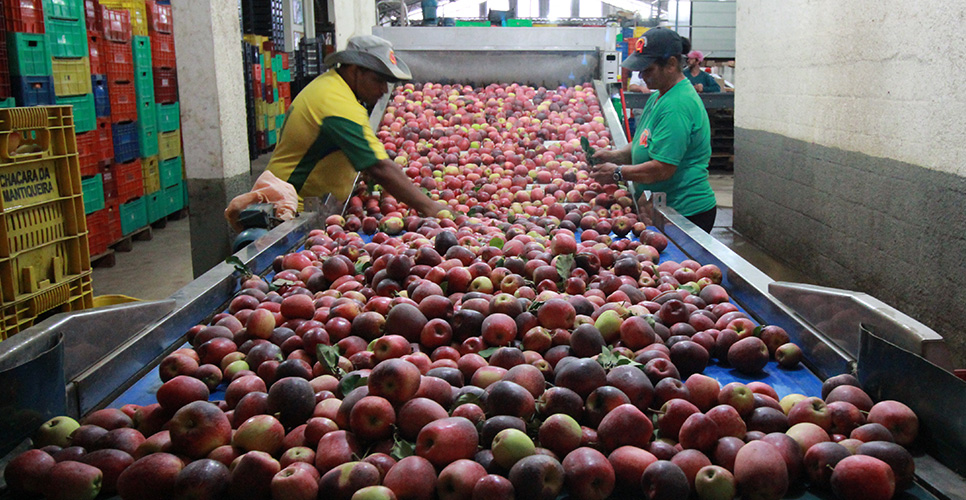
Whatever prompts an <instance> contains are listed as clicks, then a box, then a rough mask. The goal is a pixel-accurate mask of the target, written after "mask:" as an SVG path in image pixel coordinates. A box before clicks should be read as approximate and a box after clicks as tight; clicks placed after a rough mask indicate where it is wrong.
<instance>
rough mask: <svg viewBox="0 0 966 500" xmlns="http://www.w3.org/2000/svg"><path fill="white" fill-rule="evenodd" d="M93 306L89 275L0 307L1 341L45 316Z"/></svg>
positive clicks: (76, 277)
mask: <svg viewBox="0 0 966 500" xmlns="http://www.w3.org/2000/svg"><path fill="white" fill-rule="evenodd" d="M93 305H94V287H93V286H92V284H91V272H90V271H88V272H86V273H84V274H82V275H80V276H75V277H74V278H71V279H70V280H68V281H65V282H63V283H60V284H58V285H56V286H54V287H51V288H48V289H46V290H44V291H42V292H38V293H35V294H32V295H30V296H29V297H26V298H24V299H21V300H18V301H17V302H14V303H12V304H4V305H2V306H0V340H5V339H7V338H9V337H10V336H11V335H14V334H15V333H19V332H21V331H23V330H24V329H26V328H30V327H31V326H33V325H34V322H35V321H36V320H37V318H38V317H39V316H40V315H42V314H46V313H55V312H70V311H80V310H83V309H89V308H91V307H93Z"/></svg>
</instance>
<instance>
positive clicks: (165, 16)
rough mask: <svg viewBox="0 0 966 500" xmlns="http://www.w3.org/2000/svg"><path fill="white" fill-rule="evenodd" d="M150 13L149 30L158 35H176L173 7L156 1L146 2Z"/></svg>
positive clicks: (149, 0)
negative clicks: (172, 14) (172, 15)
mask: <svg viewBox="0 0 966 500" xmlns="http://www.w3.org/2000/svg"><path fill="white" fill-rule="evenodd" d="M145 7H147V12H148V30H150V31H156V32H158V33H174V24H173V23H172V17H171V5H170V4H169V5H163V4H160V3H158V2H155V1H154V0H148V1H147V2H145Z"/></svg>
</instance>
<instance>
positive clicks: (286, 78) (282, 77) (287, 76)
mask: <svg viewBox="0 0 966 500" xmlns="http://www.w3.org/2000/svg"><path fill="white" fill-rule="evenodd" d="M291 81H292V70H290V69H280V70H278V82H279V83H286V82H291Z"/></svg>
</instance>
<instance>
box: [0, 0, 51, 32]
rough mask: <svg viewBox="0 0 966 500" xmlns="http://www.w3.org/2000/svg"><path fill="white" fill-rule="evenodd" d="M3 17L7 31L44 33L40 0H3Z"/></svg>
mask: <svg viewBox="0 0 966 500" xmlns="http://www.w3.org/2000/svg"><path fill="white" fill-rule="evenodd" d="M0 4H3V7H2V8H3V17H4V19H5V20H6V25H7V31H12V32H16V33H45V32H46V30H45V29H44V4H43V1H42V0H3V1H2V2H0Z"/></svg>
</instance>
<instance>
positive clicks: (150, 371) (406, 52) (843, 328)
mask: <svg viewBox="0 0 966 500" xmlns="http://www.w3.org/2000/svg"><path fill="white" fill-rule="evenodd" d="M454 29H455V28H454ZM454 29H450V28H440V29H433V30H425V29H418V28H417V29H408V30H407V29H403V28H377V29H376V30H375V33H376V34H378V35H381V36H384V37H386V38H388V39H390V40H392V41H393V42H394V44H395V46H396V47H397V53H398V54H399V55H400V57H401V58H403V59H404V60H405V61H407V63H408V64H409V65H410V67H411V68H412V70H413V74H414V77H415V79H416V80H417V81H447V80H449V81H458V82H464V83H473V84H481V83H488V82H507V81H517V82H519V83H531V84H537V85H540V84H547V83H548V82H553V85H558V84H566V85H572V84H575V83H576V84H579V83H583V82H587V81H593V82H594V83H593V85H594V89H595V91H596V92H597V94H598V95H599V96H606V95H609V93H610V92H609V90H608V88H607V84H606V83H604V82H602V81H601V80H600V79H599V74H600V71H601V64H600V63H601V54H602V53H605V52H608V51H612V50H613V42H611V43H610V46H607V44H606V43H605V42H603V40H611V41H612V40H614V36H613V34H612V33H610V32H609V30H611V29H612V28H600V30H590V31H588V30H586V29H583V30H578V29H575V30H577V31H573V32H571V31H570V30H569V29H556V30H555V29H537V28H535V29H533V30H517V32H516V33H513V31H514V30H513V29H507V30H503V31H504V32H505V33H511V34H512V36H510V35H508V36H507V37H500V39H498V40H491V39H487V38H486V37H487V36H490V37H492V35H490V34H489V33H492V32H488V31H487V30H486V29H482V30H483V31H480V34H479V38H476V37H473V36H470V37H467V36H466V29H463V31H461V32H460V33H459V35H457V32H456V31H452V30H454ZM474 29H476V28H470V29H469V30H471V31H472V30H474ZM520 75H526V77H525V78H522V79H520V78H514V77H519V76H520ZM388 101H389V98H388V96H384V98H383V99H382V100H381V101H380V102H379V104H378V105H377V106H376V109H375V110H374V112H373V114H372V123H373V126H374V127H376V126H378V123H379V122H380V120H381V117H382V115H383V112H384V111H385V109H386V106H387V103H388ZM600 102H601V104H602V106H603V108H604V115H605V121H606V124H607V126H608V128H609V129H610V130H611V133H612V137H613V138H614V141H615V143H616V146H622V145H624V144H626V139H625V138H624V135H623V132H622V131H621V128H620V125H619V124H618V121H617V114H616V111H615V109H614V107H613V106H612V105H611V103H610V100H609V99H600ZM653 202H654V203H653V212H652V213H651V214H649V215H650V217H651V219H652V220H653V225H654V226H655V227H656V228H657V229H658V230H660V231H662V232H663V233H664V234H665V235H666V236H667V237H668V239H669V241H670V245H669V246H668V248H667V249H666V250H665V251H664V252H663V254H662V258H663V259H671V260H677V261H680V260H683V259H686V258H690V259H694V260H696V261H698V262H701V263H703V264H715V265H717V266H719V267H720V268H721V270H722V273H723V281H722V285H723V286H724V287H725V288H726V289H727V290H728V292H729V294H730V296H731V298H732V300H733V301H734V302H735V303H736V304H737V305H738V306H739V307H740V308H742V309H743V310H744V311H746V312H747V313H749V314H750V315H751V316H752V317H753V318H754V320H755V321H756V322H758V323H760V324H774V325H779V326H781V327H783V328H784V329H785V330H786V331H787V332H788V333H789V335H790V337H791V339H792V341H793V342H795V343H797V344H798V345H800V346H801V347H802V349H803V351H804V355H805V364H806V366H807V369H801V370H798V371H783V370H778V369H775V366H774V365H775V364H774V362H771V363H769V365H768V367H767V368H766V374H765V375H763V376H762V378H759V379H761V380H765V381H767V382H768V383H770V384H772V385H773V386H775V387H776V388H777V387H782V388H784V389H785V390H786V391H787V392H799V393H803V394H807V395H817V394H816V392H817V391H818V390H819V388H820V386H821V381H822V380H824V379H825V378H827V377H830V376H833V375H837V374H841V373H849V372H852V373H855V374H856V375H857V377H858V379H859V380H860V382H861V383H862V385H863V387H864V388H865V389H866V391H867V392H868V393H869V394H870V395H872V397H873V398H874V399H876V400H881V399H898V400H901V401H903V402H905V403H906V404H908V405H909V406H910V407H911V408H912V409H913V410H915V412H916V413H917V414H918V415H919V418H920V422H921V432H920V439H919V451H921V453H918V456H917V457H916V469H917V470H916V472H917V477H918V482H917V485H916V486H914V487H913V488H912V489H910V490H908V491H907V492H906V493H907V494H911V495H912V496H914V497H916V498H960V499H961V498H966V496H964V495H966V493H964V491H966V490H964V488H963V485H964V484H966V483H964V480H963V475H966V421H963V420H962V419H961V418H959V417H958V415H957V413H958V412H959V411H960V410H961V409H962V408H966V382H963V381H962V380H959V379H958V378H956V377H955V376H953V374H952V373H951V372H950V371H949V370H950V368H951V361H950V355H949V352H948V350H947V348H946V345H945V343H944V341H943V339H942V338H941V337H940V336H939V335H938V334H937V333H936V332H934V331H932V330H931V329H929V328H928V327H926V326H924V325H922V324H921V323H919V322H917V321H915V320H914V319H912V318H910V317H908V316H906V315H904V314H902V313H901V312H899V311H896V310H895V309H893V308H891V307H889V306H888V305H886V304H884V303H882V302H880V301H878V300H876V299H875V298H873V297H870V296H868V295H866V294H863V293H856V292H851V291H847V290H838V289H830V288H824V287H819V286H811V285H803V284H796V283H787V282H776V281H774V280H772V279H770V278H769V277H768V276H767V275H765V274H764V273H763V272H761V271H760V270H758V269H757V268H755V267H754V266H753V265H751V264H749V263H748V262H747V261H745V260H744V259H743V258H741V257H740V256H739V255H737V254H736V253H734V252H733V251H731V250H730V249H729V248H727V247H726V246H724V245H723V244H721V243H720V242H718V241H717V240H715V239H714V238H712V237H711V236H709V235H708V234H707V233H704V232H703V231H702V230H700V229H699V228H697V227H696V226H694V225H693V224H692V223H690V222H689V221H688V220H687V219H685V218H684V217H682V216H681V215H680V214H678V213H677V212H675V211H674V210H673V209H671V208H669V207H667V206H666V205H664V203H663V196H662V195H661V193H654V194H653ZM344 209H345V207H344V205H342V204H340V203H338V202H337V201H336V200H334V199H332V198H331V197H329V198H327V199H325V200H306V211H305V212H303V213H302V214H300V215H299V216H298V217H297V218H295V219H294V220H291V221H288V222H286V223H284V224H281V225H279V226H278V227H276V228H274V229H273V230H272V231H270V232H269V233H268V234H267V235H265V236H264V237H262V238H260V239H258V240H257V241H255V242H254V243H252V244H251V245H249V246H247V247H245V248H243V249H242V250H241V251H239V252H238V253H237V254H235V257H237V258H238V259H239V260H240V261H241V262H242V263H244V265H245V266H246V267H248V269H250V270H252V271H253V272H255V273H256V274H262V275H267V274H269V273H271V270H272V262H273V260H274V259H275V257H276V256H279V255H282V254H285V253H288V252H291V251H296V250H298V249H300V248H301V246H302V244H303V242H304V241H305V240H306V238H307V237H308V233H309V232H310V231H311V230H312V229H316V228H320V227H323V221H324V220H325V218H326V217H327V216H328V215H331V214H338V213H340V212H342V211H344ZM238 277H239V274H238V273H237V272H236V269H235V267H233V266H232V265H229V264H227V263H225V264H219V265H218V266H215V267H214V268H212V269H210V270H209V271H208V272H206V273H205V274H203V275H202V276H200V277H199V278H197V279H196V280H194V281H193V282H191V283H190V284H188V285H187V286H185V287H184V288H182V289H181V290H179V291H177V292H175V293H174V294H173V295H172V296H171V297H170V298H169V299H166V300H163V301H154V302H139V303H131V304H121V305H115V306H109V307H104V308H97V309H92V310H88V311H81V312H76V313H65V314H59V315H56V316H53V317H51V318H49V319H47V320H45V321H44V322H42V323H40V324H37V325H36V326H34V327H32V328H30V329H27V330H25V331H23V332H21V333H19V334H17V335H15V336H12V337H11V338H10V339H8V340H6V341H4V342H2V343H0V394H3V397H2V398H0V415H3V419H4V422H3V425H2V426H0V456H2V455H6V460H9V459H10V458H11V457H12V456H13V455H14V454H15V453H16V452H17V451H22V449H23V447H24V446H26V441H25V440H26V438H27V437H28V436H29V435H30V434H31V433H32V432H33V430H34V429H36V428H37V427H38V426H39V425H40V424H41V423H42V422H43V421H45V420H47V419H49V418H51V417H53V416H56V415H62V414H66V415H71V416H74V417H79V416H82V415H85V414H87V413H89V412H91V411H93V410H96V409H99V408H102V407H107V406H113V407H120V406H121V405H123V404H128V403H139V404H149V403H151V402H153V397H154V391H156V390H157V388H158V387H159V386H160V380H159V378H158V374H157V365H158V363H159V362H160V360H161V359H162V358H163V357H164V356H165V355H167V354H168V353H170V352H172V351H174V350H175V349H178V348H180V347H182V346H183V345H184V342H185V340H184V338H185V332H187V330H188V329H189V328H190V327H192V326H194V325H196V324H199V323H203V322H205V320H206V318H210V317H211V316H213V315H214V314H216V313H219V312H222V311H224V310H225V309H226V307H227V304H228V302H229V301H230V300H231V298H232V297H233V296H234V294H235V293H236V292H237V291H238V289H239V279H238ZM705 373H706V374H708V375H710V376H713V377H714V378H716V379H718V380H719V381H720V382H722V383H726V382H730V381H735V380H737V381H742V382H747V381H749V380H752V379H753V378H750V377H747V376H743V375H740V374H738V373H737V372H733V371H730V370H728V369H726V368H723V367H718V366H714V367H712V366H709V368H708V370H706V372H705ZM222 391H223V388H222ZM217 394H219V393H218V392H216V393H214V394H213V396H216V395H217ZM222 394H223V393H222ZM805 495H806V496H805V498H807V497H812V498H818V497H814V496H811V493H806V494H805Z"/></svg>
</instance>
